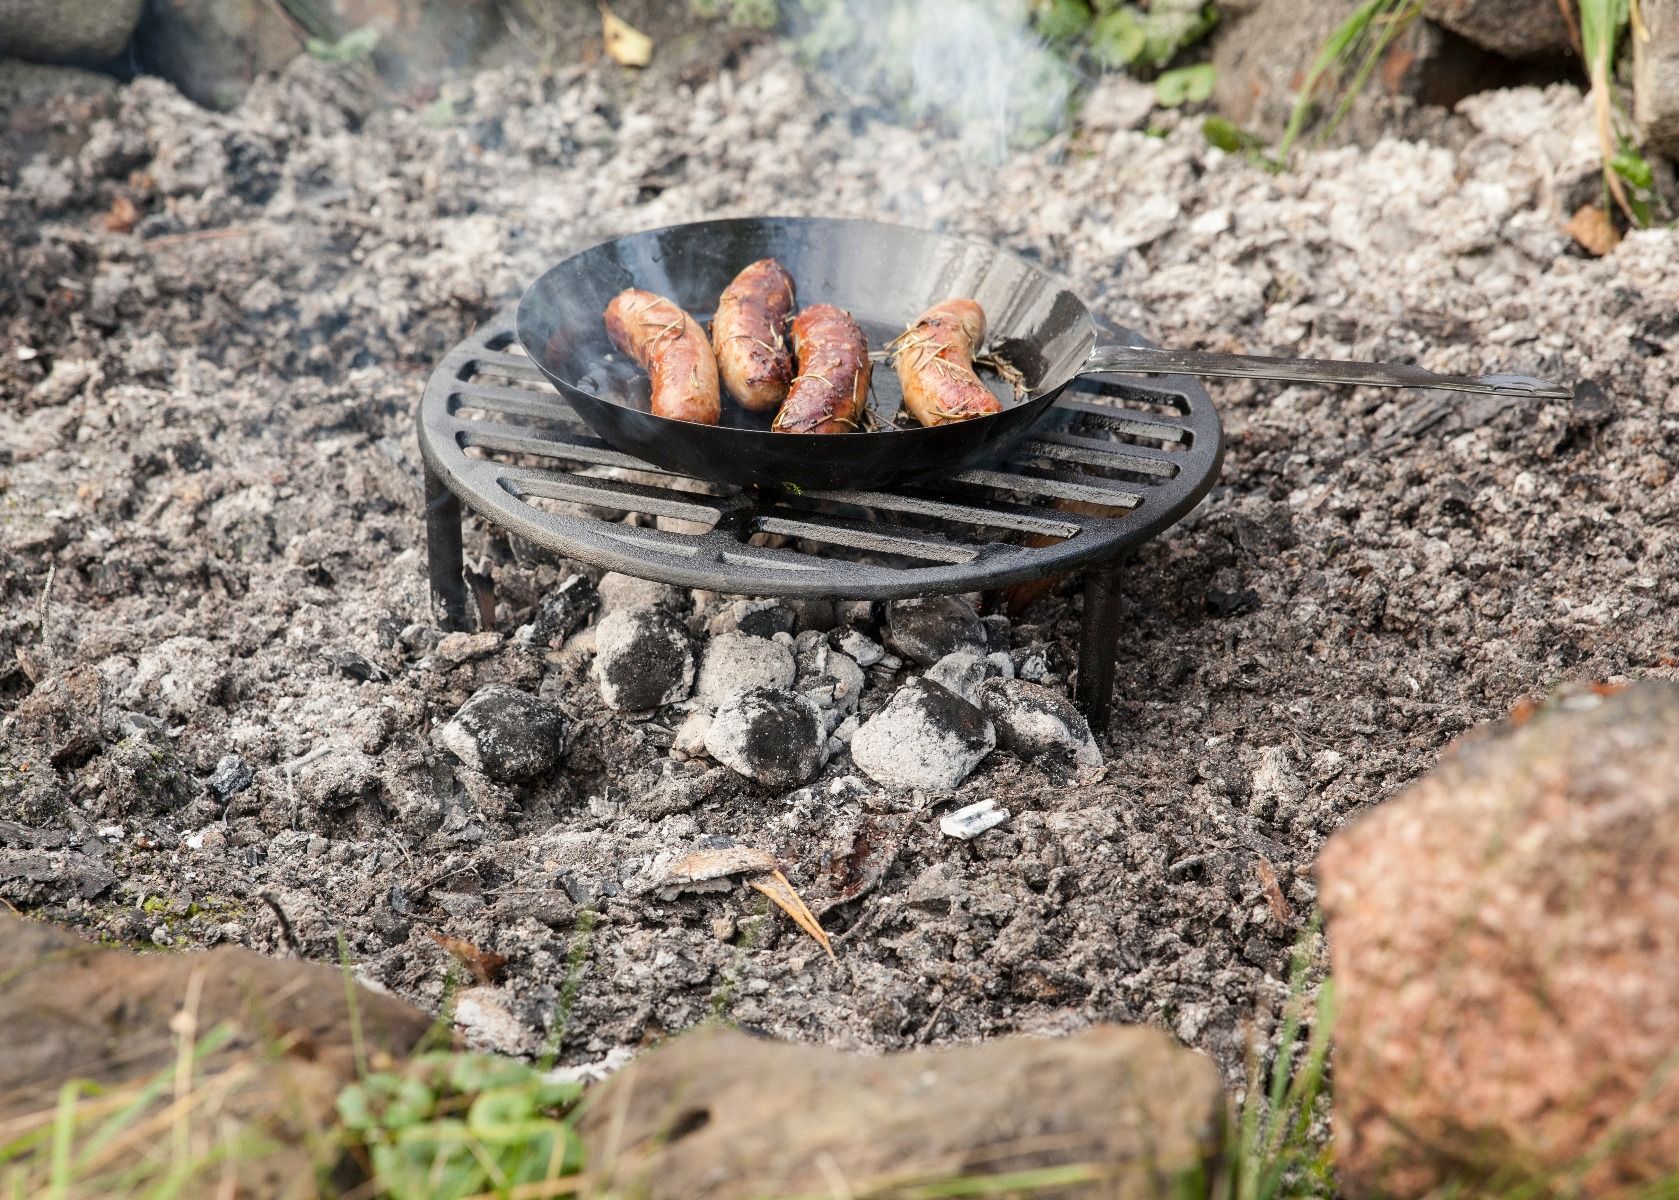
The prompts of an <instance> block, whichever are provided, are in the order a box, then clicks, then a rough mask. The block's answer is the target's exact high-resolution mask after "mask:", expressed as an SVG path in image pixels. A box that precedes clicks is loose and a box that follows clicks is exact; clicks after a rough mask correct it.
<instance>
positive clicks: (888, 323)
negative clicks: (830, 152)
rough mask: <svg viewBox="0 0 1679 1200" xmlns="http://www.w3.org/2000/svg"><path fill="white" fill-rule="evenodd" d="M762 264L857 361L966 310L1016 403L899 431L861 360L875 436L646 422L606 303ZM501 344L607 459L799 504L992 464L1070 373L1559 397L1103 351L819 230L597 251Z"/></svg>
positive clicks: (880, 372)
mask: <svg viewBox="0 0 1679 1200" xmlns="http://www.w3.org/2000/svg"><path fill="white" fill-rule="evenodd" d="M760 258H775V259H778V260H779V261H780V262H781V264H782V265H783V266H785V267H786V268H787V270H788V271H789V272H791V273H792V276H793V280H794V282H795V284H796V286H797V290H798V300H799V303H800V304H801V305H804V304H815V303H828V304H836V305H838V306H839V307H841V308H844V309H847V310H848V311H849V312H850V313H851V315H852V316H853V317H855V318H856V320H857V323H858V324H859V325H861V326H862V328H863V331H864V332H865V333H866V334H867V335H868V339H869V346H870V348H871V350H878V349H879V348H881V347H883V346H885V345H886V343H887V342H889V341H891V340H892V339H893V338H895V337H896V336H897V335H898V334H900V333H902V332H903V331H904V329H905V328H906V327H907V326H908V325H909V324H910V322H912V321H913V320H914V319H915V318H916V317H917V316H918V315H919V314H920V313H921V312H922V311H923V310H925V309H926V308H928V307H930V306H931V305H933V304H935V303H937V302H938V301H940V300H945V299H948V298H950V297H953V296H965V297H969V298H971V299H974V300H977V301H978V302H979V303H980V305H981V306H982V307H983V308H984V309H985V314H986V317H987V320H988V322H989V326H990V334H989V338H990V341H989V344H990V348H991V349H992V350H993V351H994V352H995V353H996V354H997V355H998V356H999V357H1001V358H1003V359H1004V360H1006V361H1007V362H1009V363H1010V364H1011V365H1012V366H1013V367H1014V368H1015V369H1016V370H1018V371H1019V372H1020V374H1021V375H1022V377H1023V380H1024V386H1023V389H1022V390H1021V392H1020V394H1019V395H1018V396H1017V395H1016V393H1015V391H1014V389H1013V388H1011V387H1010V386H1009V385H1008V384H1007V383H1005V382H1004V381H1003V380H1002V379H1000V378H987V379H986V382H987V384H988V386H990V387H991V388H992V390H993V391H994V392H995V393H996V394H997V396H998V398H999V399H1001V400H1002V401H1003V403H1004V406H1005V407H1004V409H1003V411H1001V412H999V413H996V414H993V415H991V416H985V417H977V418H974V419H971V420H967V421H961V422H957V423H955V424H951V425H938V426H934V427H932V428H921V427H919V426H917V427H913V428H902V427H897V426H893V425H892V424H891V422H892V421H893V419H894V418H895V416H896V415H897V412H898V409H899V407H900V406H901V404H902V399H903V397H902V393H901V391H900V390H899V387H898V380H897V373H896V371H894V370H893V369H892V367H891V366H890V365H889V364H888V363H886V362H883V361H880V360H879V359H877V360H876V363H875V368H874V372H873V382H872V386H871V396H870V406H871V407H872V408H873V409H874V410H875V412H876V414H877V416H879V417H880V419H881V421H882V422H883V423H884V427H883V428H880V429H877V430H876V431H875V432H869V433H847V434H787V433H771V432H770V420H771V416H772V414H770V413H748V412H745V411H744V410H742V409H741V408H740V407H739V406H738V405H736V404H734V403H733V402H732V401H730V400H728V399H727V398H725V399H724V401H723V417H722V420H721V422H720V423H719V424H717V425H698V424H694V423H692V422H688V421H677V420H674V419H671V418H668V417H657V416H654V415H653V414H652V413H651V412H650V411H649V409H648V383H647V377H646V374H645V373H644V372H643V371H642V370H641V369H640V368H639V367H637V366H636V365H635V363H634V362H633V361H631V360H630V359H629V358H628V357H627V356H626V355H624V354H621V353H619V352H618V351H617V350H616V348H614V346H613V345H612V342H611V341H610V340H609V339H608V337H607V335H606V326H605V323H604V321H603V319H602V314H603V313H604V312H605V309H606V306H607V302H608V301H610V300H611V299H612V297H613V296H615V295H617V294H618V293H619V292H620V291H622V290H623V289H624V288H627V287H638V288H645V289H647V290H648V291H651V292H657V293H659V294H660V295H663V296H667V297H669V298H670V299H671V300H674V301H675V302H676V303H677V304H679V305H681V306H682V307H683V308H685V309H687V310H688V311H689V312H690V313H692V314H693V315H694V317H695V318H696V319H697V320H699V321H701V322H702V323H704V322H705V321H707V320H709V319H710V317H711V314H712V310H713V308H714V307H715V306H716V303H717V297H718V295H719V294H720V293H721V292H722V291H723V289H724V288H725V287H726V286H727V285H728V283H729V281H730V280H732V279H733V278H734V276H735V274H736V273H737V272H738V271H739V270H740V269H741V268H742V267H744V266H746V264H748V263H750V262H754V261H756V260H757V259H760ZM517 331H518V337H519V341H520V344H521V345H522V346H523V347H524V349H525V352H526V353H527V354H528V355H529V356H530V357H531V359H532V361H534V362H535V363H536V364H537V366H538V367H539V368H540V369H541V371H542V373H543V374H544V375H545V376H546V377H547V378H548V380H549V381H550V382H551V383H553V385H554V386H555V387H556V388H558V389H559V390H560V392H561V394H562V395H564V396H565V397H566V399H567V400H569V401H570V402H571V404H572V406H573V407H574V408H575V409H576V411H577V412H578V413H579V414H580V415H581V416H582V417H583V419H584V420H585V421H587V422H588V424H589V425H590V427H592V428H593V429H594V431H595V432H596V433H597V434H599V435H600V437H601V438H602V439H604V440H605V441H606V442H608V443H610V444H611V445H613V446H615V447H616V448H618V449H619V450H622V451H624V452H626V453H628V454H632V455H634V456H635V457H637V458H640V459H643V460H645V461H647V462H650V463H653V464H655V465H657V466H661V467H666V468H669V469H671V470H676V471H681V472H683V473H686V474H689V475H694V476H697V477H699V478H702V479H709V480H713V481H716V482H719V483H734V484H763V485H782V486H793V487H798V488H865V487H882V486H889V485H892V484H898V483H904V482H908V481H910V480H913V479H916V478H919V477H923V476H928V475H942V474H948V473H951V472H955V471H959V470H962V469H963V468H965V467H968V466H971V465H973V464H975V463H977V462H980V461H983V460H986V459H991V458H995V457H998V456H1000V455H1001V454H1002V453H1003V452H1004V451H1006V450H1007V449H1008V448H1009V446H1010V445H1012V444H1013V443H1014V442H1015V441H1017V440H1019V439H1020V438H1021V437H1022V436H1023V435H1024V434H1026V432H1027V431H1028V430H1030V429H1031V428H1032V426H1033V425H1034V424H1036V423H1037V422H1038V421H1039V420H1040V419H1041V418H1042V417H1043V416H1044V415H1045V413H1047V412H1048V410H1049V408H1050V406H1051V405H1052V404H1054V402H1055V398H1056V396H1057V395H1059V394H1060V392H1061V390H1062V389H1063V388H1064V387H1066V386H1067V384H1069V383H1071V382H1072V381H1073V380H1074V379H1075V378H1077V377H1078V376H1080V375H1089V374H1102V373H1112V372H1129V373H1137V374H1190V375H1219V376H1241V377H1249V378H1262V379H1280V380H1295V381H1306V382H1323V383H1337V384H1375V385H1381V386H1389V387H1423V388H1448V389H1452V390H1457V391H1470V392H1482V393H1492V394H1496V395H1514V396H1522V397H1567V396H1569V395H1570V394H1571V393H1570V392H1569V391H1568V390H1567V389H1565V388H1558V387H1555V386H1554V385H1551V384H1548V383H1545V382H1544V381H1542V380H1538V379H1530V378H1527V377H1525V376H1510V375H1503V376H1480V377H1466V376H1447V375H1435V374H1432V373H1430V372H1428V371H1423V370H1421V369H1419V368H1416V367H1405V366H1383V365H1380V364H1375V363H1355V362H1338V361H1326V360H1315V359H1274V358H1259V357H1255V356H1247V355H1229V354H1214V353H1209V352H1204V351H1177V350H1160V349H1154V348H1150V347H1140V346H1128V345H1119V344H1113V343H1110V342H1103V341H1102V340H1101V339H1100V338H1099V337H1098V334H1097V328H1096V324H1095V321H1094V320H1093V319H1092V317H1091V313H1090V310H1089V309H1088V308H1087V307H1086V306H1085V304H1084V302H1083V301H1082V300H1080V299H1079V298H1078V296H1077V295H1075V294H1074V293H1073V292H1072V291H1071V290H1070V289H1069V288H1068V287H1067V286H1066V284H1064V283H1063V282H1062V281H1061V280H1059V279H1057V278H1056V277H1055V276H1054V275H1052V274H1051V273H1050V272H1048V271H1046V270H1044V269H1043V268H1042V267H1040V266H1037V265H1036V264H1034V263H1031V262H1029V261H1027V260H1026V259H1024V258H1021V257H1018V256H1017V255H1013V254H1009V253H1007V252H1005V251H1002V250H998V249H996V248H994V247H991V246H986V245H982V244H979V243H976V242H970V241H966V240H964V239H962V238H957V237H950V236H947V235H944V234H939V233H929V232H925V231H922V230H916V229H908V228H904V227H901V226H895V225H882V224H877V223H875V222H872V221H846V220H830V219H826V218H819V217H746V218H740V219H733V220H718V221H698V222H693V223H690V224H685V225H671V226H668V227H666V228H664V229H653V230H649V231H647V232H644V233H634V234H630V235H628V236H625V237H619V238H614V239H612V240H611V241H607V242H602V243H601V244H600V245H598V246H593V247H591V248H590V249H587V250H584V251H582V252H580V253H578V254H575V255H573V256H572V257H570V258H568V259H566V260H565V261H563V262H561V263H559V264H558V265H557V266H555V267H553V268H551V269H550V270H549V271H547V272H546V273H545V274H544V275H543V276H542V277H541V278H540V279H538V280H537V281H536V282H535V283H534V284H532V285H531V287H530V289H529V290H528V291H527V292H526V293H525V295H524V297H523V298H522V299H521V300H520V301H519V311H518V317H517ZM984 377H985V376H983V375H982V378H984Z"/></svg>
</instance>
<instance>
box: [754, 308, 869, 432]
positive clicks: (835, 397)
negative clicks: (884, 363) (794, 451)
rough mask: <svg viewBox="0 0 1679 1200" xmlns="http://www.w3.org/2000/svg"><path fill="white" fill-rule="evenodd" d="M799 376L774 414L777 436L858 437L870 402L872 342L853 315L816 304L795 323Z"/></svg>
mask: <svg viewBox="0 0 1679 1200" xmlns="http://www.w3.org/2000/svg"><path fill="white" fill-rule="evenodd" d="M793 352H794V353H795V354H797V355H798V356H799V373H798V375H797V376H795V377H794V379H793V387H792V389H791V390H790V391H789V392H788V393H787V399H786V401H784V402H783V403H782V405H781V409H780V411H778V412H777V413H776V414H775V422H774V424H773V425H771V428H772V429H774V430H775V432H777V433H856V432H857V431H858V430H859V429H861V428H862V421H863V409H864V408H865V407H866V406H867V404H868V400H869V339H868V338H866V337H865V336H863V331H862V330H861V329H860V328H858V326H857V322H856V321H853V320H852V319H851V314H850V313H848V312H846V311H845V310H844V309H842V308H835V307H834V306H833V305H832V304H813V305H811V306H810V307H809V308H807V309H805V310H804V311H803V312H802V313H800V314H799V315H798V318H797V319H796V320H794V322H793Z"/></svg>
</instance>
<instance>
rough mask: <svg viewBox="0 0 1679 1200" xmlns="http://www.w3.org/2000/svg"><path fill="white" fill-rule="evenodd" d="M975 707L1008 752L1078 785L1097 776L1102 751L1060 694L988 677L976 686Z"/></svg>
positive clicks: (1080, 715) (1075, 712) (1020, 681)
mask: <svg viewBox="0 0 1679 1200" xmlns="http://www.w3.org/2000/svg"><path fill="white" fill-rule="evenodd" d="M979 703H980V707H981V708H982V709H984V710H985V715H986V716H988V717H990V718H991V720H992V721H993V722H994V723H995V724H996V727H997V742H998V744H999V745H1001V746H1002V747H1003V749H1005V750H1007V751H1008V752H1009V753H1011V754H1015V755H1018V756H1019V757H1021V758H1023V759H1025V760H1027V761H1028V762H1033V763H1037V764H1039V765H1040V766H1047V767H1051V768H1054V769H1057V770H1060V771H1065V772H1067V773H1069V774H1071V775H1073V776H1074V777H1075V778H1077V779H1079V780H1080V781H1089V780H1092V779H1094V778H1095V777H1096V776H1097V775H1099V774H1100V773H1101V770H1102V752H1101V750H1099V749H1098V748H1097V746H1096V739H1095V738H1094V737H1093V736H1092V735H1091V732H1090V725H1089V723H1088V722H1086V721H1085V719H1084V714H1083V713H1081V712H1079V710H1078V709H1077V708H1076V707H1075V706H1074V704H1073V702H1072V701H1071V700H1069V699H1067V697H1065V696H1063V695H1061V693H1059V692H1056V691H1052V690H1051V689H1049V688H1046V687H1043V686H1041V685H1039V684H1036V683H1029V682H1027V681H1026V680H1024V679H993V680H989V681H988V682H986V683H985V684H984V685H982V686H981V687H980V689H979Z"/></svg>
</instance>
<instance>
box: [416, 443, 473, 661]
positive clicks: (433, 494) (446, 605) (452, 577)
mask: <svg viewBox="0 0 1679 1200" xmlns="http://www.w3.org/2000/svg"><path fill="white" fill-rule="evenodd" d="M464 566H465V562H464V560H463V551H462V549H461V502H460V500H459V499H458V498H457V497H456V496H455V493H453V492H451V491H450V490H449V488H448V486H447V485H446V484H444V482H443V480H442V479H440V478H439V477H438V475H437V473H436V472H435V471H433V470H432V469H431V468H430V467H429V466H428V467H427V468H426V570H427V573H428V574H429V575H430V577H431V606H432V613H433V615H434V616H435V617H436V618H437V623H438V625H439V627H441V628H442V629H443V630H444V631H446V632H449V633H454V632H455V631H457V630H463V629H465V628H466V579H465V577H464V576H463V575H462V573H461V572H462V568H463V567H464Z"/></svg>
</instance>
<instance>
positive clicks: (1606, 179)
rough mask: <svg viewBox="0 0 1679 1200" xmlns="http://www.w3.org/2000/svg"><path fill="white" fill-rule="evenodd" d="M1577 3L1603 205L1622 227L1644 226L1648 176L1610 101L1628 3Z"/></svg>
mask: <svg viewBox="0 0 1679 1200" xmlns="http://www.w3.org/2000/svg"><path fill="white" fill-rule="evenodd" d="M1578 3H1579V6H1580V48H1581V52H1582V53H1583V54H1584V55H1585V58H1586V70H1587V73H1588V74H1589V75H1590V77H1591V81H1592V110H1593V114H1594V116H1595V118H1596V122H1597V140H1598V144H1599V145H1600V146H1601V147H1602V148H1603V190H1604V193H1605V205H1606V206H1607V202H1608V200H1610V199H1612V200H1613V201H1614V202H1615V204H1616V206H1617V207H1619V208H1620V210H1621V211H1622V212H1623V213H1625V214H1626V218H1627V220H1628V221H1630V222H1632V223H1633V224H1634V225H1648V224H1649V223H1650V195H1651V191H1652V189H1653V187H1654V184H1655V176H1654V172H1653V171H1652V170H1651V169H1650V163H1649V160H1647V159H1646V158H1645V157H1644V156H1643V154H1641V153H1640V152H1639V150H1638V146H1637V144H1636V142H1635V141H1634V140H1633V137H1632V135H1631V133H1630V132H1629V131H1628V122H1627V119H1626V113H1625V111H1624V110H1623V109H1622V108H1621V106H1620V104H1619V102H1618V101H1617V100H1616V97H1615V54H1616V49H1617V47H1619V45H1620V44H1621V41H1622V40H1623V39H1624V38H1625V37H1626V36H1627V35H1628V32H1629V30H1631V28H1632V25H1633V19H1632V17H1633V12H1634V8H1633V0H1578Z"/></svg>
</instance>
